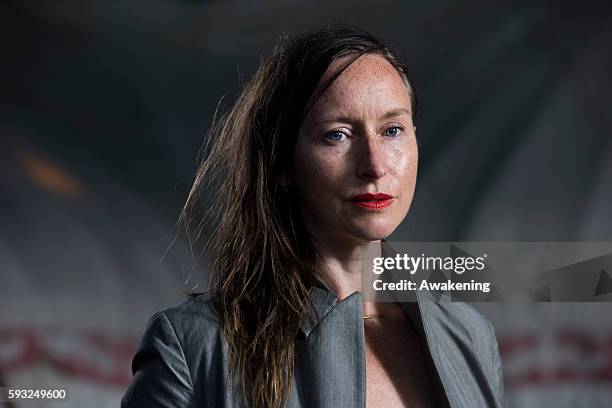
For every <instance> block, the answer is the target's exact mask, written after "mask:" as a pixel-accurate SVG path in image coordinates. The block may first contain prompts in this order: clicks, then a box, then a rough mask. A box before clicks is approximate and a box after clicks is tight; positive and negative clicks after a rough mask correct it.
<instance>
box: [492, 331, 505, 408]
mask: <svg viewBox="0 0 612 408" xmlns="http://www.w3.org/2000/svg"><path fill="white" fill-rule="evenodd" d="M489 329H490V333H491V346H492V347H491V351H492V354H493V355H492V359H491V360H492V362H493V379H494V380H493V385H494V387H495V388H496V389H495V391H496V396H497V400H498V402H499V404H500V406H502V407H503V406H504V376H503V367H502V360H501V357H500V355H499V346H498V344H497V337H496V336H495V328H494V327H493V325H492V324H491V323H490V322H489Z"/></svg>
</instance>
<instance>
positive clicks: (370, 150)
mask: <svg viewBox="0 0 612 408" xmlns="http://www.w3.org/2000/svg"><path fill="white" fill-rule="evenodd" d="M362 140H363V142H362V143H361V145H362V146H360V154H359V158H358V160H357V175H358V176H359V177H360V178H364V179H370V180H377V179H379V178H381V177H383V176H384V175H385V174H387V160H386V157H385V151H384V146H383V145H382V144H383V143H382V141H381V140H380V138H378V137H376V136H374V137H367V138H364V139H362Z"/></svg>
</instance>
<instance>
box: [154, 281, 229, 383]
mask: <svg viewBox="0 0 612 408" xmlns="http://www.w3.org/2000/svg"><path fill="white" fill-rule="evenodd" d="M155 316H157V318H163V319H166V320H167V321H168V327H169V328H171V329H172V331H173V332H174V335H175V336H176V339H177V342H178V344H179V345H180V347H181V349H182V352H183V353H184V357H185V361H186V363H187V366H188V367H189V369H190V371H191V372H192V373H196V372H198V371H199V365H200V364H202V363H203V364H206V365H210V364H212V363H213V361H212V360H213V358H214V356H215V355H221V354H223V353H222V352H221V351H222V350H223V340H222V333H221V327H220V324H219V318H218V314H217V312H216V309H215V307H214V304H213V302H212V300H211V298H210V293H209V292H205V293H203V294H199V295H197V296H193V297H190V298H189V299H187V300H185V301H183V302H181V303H178V304H176V305H173V306H170V307H168V308H166V309H164V310H162V311H160V312H158V313H157V314H156V315H155ZM155 316H154V318H155Z"/></svg>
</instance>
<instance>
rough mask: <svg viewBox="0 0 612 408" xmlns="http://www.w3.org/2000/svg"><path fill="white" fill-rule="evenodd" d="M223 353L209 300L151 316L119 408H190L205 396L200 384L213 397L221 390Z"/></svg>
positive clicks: (203, 298) (199, 298) (189, 302)
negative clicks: (188, 407)
mask: <svg viewBox="0 0 612 408" xmlns="http://www.w3.org/2000/svg"><path fill="white" fill-rule="evenodd" d="M222 349H223V347H222V340H221V336H220V330H219V324H218V320H217V314H216V313H215V311H214V307H213V305H212V302H211V301H210V299H209V298H208V296H206V295H200V296H197V297H193V298H190V299H188V300H185V301H183V302H182V303H179V304H177V305H174V306H171V307H168V308H166V309H164V310H161V311H159V312H157V313H155V314H154V315H153V316H152V317H151V318H150V319H149V321H148V323H147V326H146V329H145V331H144V334H143V335H142V338H141V340H140V344H139V346H138V349H137V350H136V354H135V355H134V357H133V359H132V373H133V374H134V377H133V379H132V382H131V383H130V386H129V387H128V389H127V391H126V393H125V395H124V396H123V398H122V401H121V406H122V407H126V408H127V407H140V406H159V407H170V406H172V407H183V406H184V407H187V406H192V403H193V402H194V401H195V400H201V399H202V398H203V396H202V395H200V394H201V392H202V390H203V389H204V387H203V384H205V385H207V386H208V385H210V386H211V387H213V388H212V391H213V392H215V393H216V392H217V391H218V390H219V389H221V388H220V387H221V381H220V380H219V379H218V378H217V377H219V378H222V377H221V376H220V375H217V373H219V372H220V371H219V368H220V367H222V366H223V365H222V364H220V361H221V360H220V359H222V358H223V357H224V354H223V353H220V352H219V351H220V350H222ZM202 373H207V376H205V375H204V374H202ZM208 373H209V374H210V376H208Z"/></svg>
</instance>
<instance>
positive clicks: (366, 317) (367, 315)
mask: <svg viewBox="0 0 612 408" xmlns="http://www.w3.org/2000/svg"><path fill="white" fill-rule="evenodd" d="M363 318H364V320H367V319H378V318H383V316H382V315H378V316H377V315H373V314H364V315H363Z"/></svg>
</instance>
